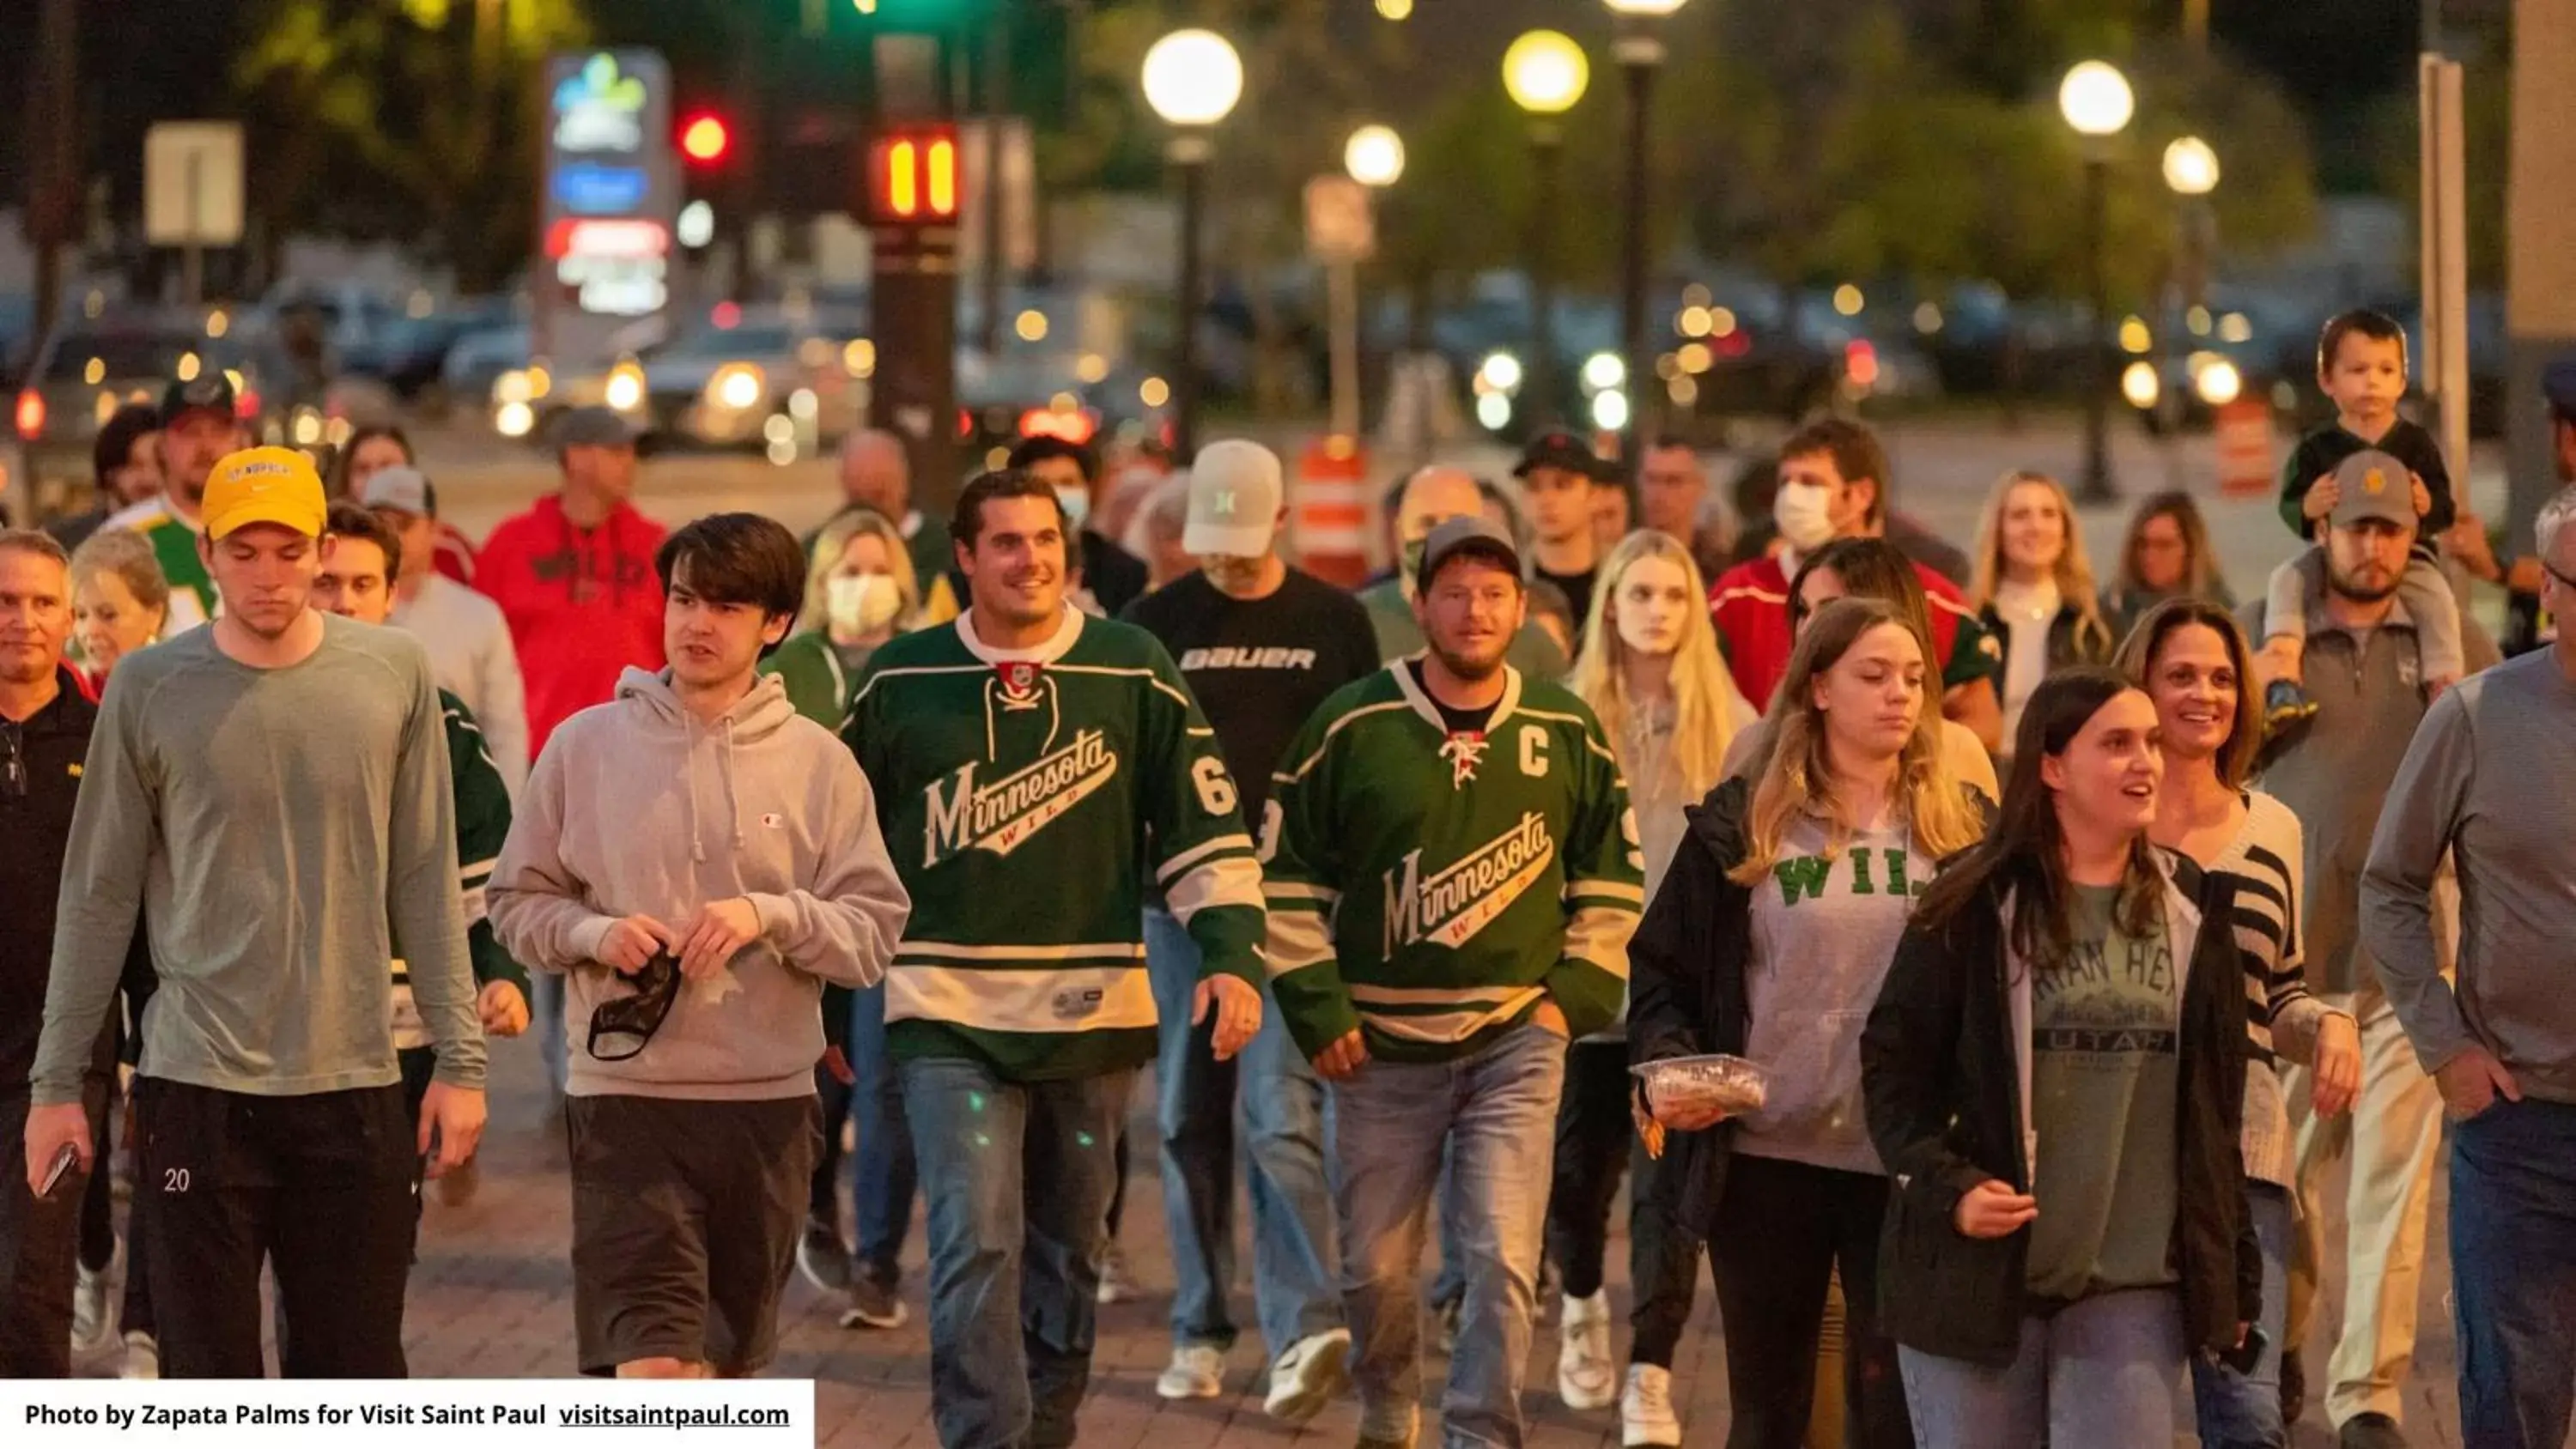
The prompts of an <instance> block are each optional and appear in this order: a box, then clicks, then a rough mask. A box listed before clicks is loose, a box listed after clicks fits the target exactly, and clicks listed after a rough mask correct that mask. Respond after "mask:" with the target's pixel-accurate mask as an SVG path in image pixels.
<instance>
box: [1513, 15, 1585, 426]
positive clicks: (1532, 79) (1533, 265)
mask: <svg viewBox="0 0 2576 1449" xmlns="http://www.w3.org/2000/svg"><path fill="white" fill-rule="evenodd" d="M1591 80H1592V65H1591V62H1589V61H1587V60H1585V59H1584V56H1583V47H1582V46H1579V45H1577V44H1575V43H1574V42H1573V41H1572V40H1569V39H1567V38H1566V37H1565V36H1563V35H1561V34H1559V33H1558V32H1556V31H1553V30H1532V31H1529V32H1527V33H1526V34H1524V35H1522V36H1521V38H1520V39H1518V40H1515V41H1513V42H1512V45H1511V49H1509V50H1507V51H1504V52H1503V89H1504V90H1506V91H1508V92H1509V93H1510V94H1511V98H1512V104H1514V105H1516V106H1518V107H1520V108H1521V109H1522V110H1523V111H1525V112H1527V113H1528V115H1529V118H1530V185H1531V196H1530V218H1529V274H1530V358H1529V362H1528V364H1527V365H1526V366H1525V367H1524V368H1523V369H1522V371H1523V373H1524V374H1525V376H1526V378H1527V382H1526V385H1525V388H1524V391H1525V392H1526V394H1527V396H1528V397H1529V398H1530V399H1531V400H1532V403H1533V406H1534V409H1535V411H1536V412H1537V414H1538V416H1537V418H1536V419H1535V421H1536V422H1538V423H1539V425H1541V426H1545V425H1546V424H1547V423H1548V422H1550V421H1552V419H1553V414H1554V412H1555V404H1556V399H1555V395H1554V390H1555V387H1556V267H1555V255H1556V231H1555V224H1554V223H1555V215H1556V173H1557V161H1558V157H1559V154H1560V153H1561V152H1562V151H1563V149H1564V141H1565V134H1564V132H1563V131H1562V130H1560V129H1559V127H1558V122H1557V117H1559V116H1562V115H1564V114H1565V113H1566V112H1567V111H1569V110H1572V109H1573V108H1574V103H1575V102H1577V101H1579V100H1581V99H1583V90H1584V87H1585V86H1587V85H1589V84H1590V83H1591Z"/></svg>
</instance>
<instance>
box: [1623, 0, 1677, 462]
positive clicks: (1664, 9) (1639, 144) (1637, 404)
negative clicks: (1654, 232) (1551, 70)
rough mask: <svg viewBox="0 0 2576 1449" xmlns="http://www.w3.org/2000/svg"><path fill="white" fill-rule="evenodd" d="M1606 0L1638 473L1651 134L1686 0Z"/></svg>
mask: <svg viewBox="0 0 2576 1449" xmlns="http://www.w3.org/2000/svg"><path fill="white" fill-rule="evenodd" d="M1603 3H1604V4H1607V5H1608V6H1609V7H1610V11H1611V13H1612V14H1613V15H1616V16H1617V17H1618V25H1619V35H1618V40H1617V41H1616V43H1615V44H1614V45H1613V46H1612V48H1611V54H1612V55H1613V56H1615V57H1616V58H1617V59H1618V62H1619V70H1620V73H1621V74H1622V75H1624V76H1625V77H1626V78H1627V82H1628V84H1627V92H1628V197H1627V208H1628V215H1627V222H1626V225H1625V227H1624V228H1623V231H1624V233H1625V235H1623V236H1622V237H1621V239H1620V251H1619V345H1620V347H1621V348H1622V350H1624V351H1625V353H1626V354H1627V359H1628V381H1627V387H1628V391H1629V397H1630V401H1631V403H1632V404H1633V405H1632V406H1631V407H1630V409H1629V411H1628V426H1627V428H1626V429H1625V432H1626V437H1625V438H1624V439H1623V441H1622V443H1621V445H1620V448H1619V457H1620V460H1621V463H1622V465H1623V466H1624V467H1626V468H1627V470H1628V471H1629V472H1630V473H1632V474H1633V473H1634V472H1635V471H1636V466H1637V459H1638V458H1639V456H1641V455H1642V454H1643V453H1644V451H1645V450H1644V449H1643V448H1642V447H1640V446H1639V443H1640V441H1641V440H1642V439H1643V438H1644V437H1645V435H1646V432H1647V429H1648V427H1649V425H1650V419H1649V417H1648V413H1649V411H1650V410H1651V409H1652V408H1653V407H1654V406H1655V403H1654V400H1653V393H1654V391H1655V389H1653V388H1651V387H1649V386H1648V385H1647V383H1648V380H1649V379H1651V378H1653V377H1654V376H1655V356H1654V352H1653V350H1652V347H1651V345H1650V344H1649V343H1648V342H1647V340H1646V292H1647V290H1648V287H1649V285H1650V283H1651V279H1650V278H1649V277H1648V275H1647V271H1648V268H1649V267H1650V265H1651V264H1652V261H1653V259H1652V257H1651V256H1650V255H1649V252H1648V248H1647V225H1648V223H1647V215H1648V210H1649V208H1648V206H1647V201H1648V197H1647V188H1648V185H1649V183H1650V180H1651V168H1650V165H1649V161H1650V157H1649V154H1648V144H1649V142H1648V135H1649V132H1650V130H1651V119H1652V115H1653V104H1654V82H1655V72H1657V71H1658V70H1661V69H1662V68H1663V64H1664V37H1663V20H1664V17H1666V16H1668V15H1670V14H1672V13H1673V12H1674V11H1676V10H1679V9H1681V8H1682V6H1683V5H1684V4H1685V3H1687V0H1603Z"/></svg>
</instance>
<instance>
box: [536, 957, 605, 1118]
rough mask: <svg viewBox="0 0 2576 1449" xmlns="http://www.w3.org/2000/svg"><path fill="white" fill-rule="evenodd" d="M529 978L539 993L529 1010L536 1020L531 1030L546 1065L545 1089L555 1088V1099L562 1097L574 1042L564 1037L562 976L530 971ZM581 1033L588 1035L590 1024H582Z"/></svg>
mask: <svg viewBox="0 0 2576 1449" xmlns="http://www.w3.org/2000/svg"><path fill="white" fill-rule="evenodd" d="M528 975H529V977H530V978H531V979H530V981H529V984H530V985H532V986H534V987H535V988H536V989H537V999H536V1000H535V1001H533V1002H530V1003H529V1009H530V1011H531V1013H532V1014H533V1015H534V1017H535V1018H536V1019H535V1020H534V1021H532V1022H530V1023H529V1026H528V1029H529V1031H531V1032H533V1033H534V1034H535V1035H536V1038H537V1060H538V1061H540V1062H543V1063H544V1064H545V1068H546V1085H547V1086H549V1087H552V1088H554V1091H555V1095H556V1096H558V1097H560V1096H562V1095H563V1089H564V1074H565V1072H566V1071H567V1070H568V1069H569V1066H570V1062H569V1057H570V1054H571V1051H572V1046H571V1039H570V1038H568V1037H567V1036H565V1035H564V1032H565V1030H566V1027H565V1023H564V978H563V973H562V972H560V971H531V972H529V973H528ZM580 1029H581V1030H583V1031H585V1032H586V1031H588V1030H589V1029H590V1023H589V1022H586V1021H585V1022H582V1023H580Z"/></svg>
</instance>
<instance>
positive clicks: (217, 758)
mask: <svg viewBox="0 0 2576 1449" xmlns="http://www.w3.org/2000/svg"><path fill="white" fill-rule="evenodd" d="M327 518H328V514H327V513H326V511H325V506H324V503H323V495H322V480H321V478H320V477H319V476H318V475H317V474H316V473H315V472H314V469H313V464H312V462H311V460H309V459H307V458H306V457H305V456H304V455H303V454H302V453H299V452H295V451H293V450H291V449H286V448H251V449H248V450H246V451H242V452H236V453H232V454H229V455H227V456H225V457H224V458H223V459H221V460H220V461H219V462H217V463H216V465H215V466H214V468H213V470H212V471H211V473H210V474H209V475H208V477H207V480H206V489H205V500H204V522H205V531H204V533H203V534H202V535H200V536H199V538H198V541H197V548H198V554H199V557H200V558H201V559H202V560H203V561H204V563H205V565H206V570H207V573H208V575H209V576H210V577H211V578H212V580H213V582H214V586H215V589H216V592H217V593H218V594H219V596H220V597H221V601H222V604H223V609H222V611H221V613H219V614H218V615H217V616H216V618H215V619H214V621H213V622H212V623H209V624H206V625H203V626H201V627H198V628H194V629H190V630H188V631H187V632H186V633H183V634H181V635H179V636H178V637H176V638H174V639H171V640H169V641H167V642H165V643H162V644H158V645H155V646H154V647H152V648H150V649H147V650H144V651H142V652H141V653H138V654H136V655H134V656H132V657H131V658H129V659H127V660H126V661H125V662H123V663H122V664H120V665H118V666H117V675H116V687H115V688H113V689H111V690H109V691H108V694H107V698H106V699H105V700H104V701H103V702H102V703H101V705H100V710H99V721H98V726H97V729H96V732H95V736H94V739H93V742H92V745H91V749H90V754H89V759H88V761H87V764H86V768H85V774H84V779H83V781H82V785H81V791H80V795H79V798H78V800H77V802H76V804H75V805H74V809H73V815H72V836H71V848H70V850H69V852H68V856H67V862H66V867H65V870H64V883H63V884H64V890H63V896H62V899H64V900H65V901H67V902H70V903H71V904H70V905H69V906H67V907H66V908H65V909H64V910H63V911H62V912H61V913H60V916H59V918H58V920H57V923H56V926H55V931H54V956H53V968H52V972H51V975H50V978H49V981H48V985H47V993H46V1002H47V1013H46V1020H47V1022H48V1023H49V1025H48V1027H47V1028H46V1030H45V1032H44V1035H43V1036H42V1038H41V1039H40V1040H39V1042H38V1045H37V1049H36V1066H35V1069H34V1071H33V1072H32V1073H31V1074H30V1076H31V1080H30V1097H31V1100H32V1102H33V1104H34V1105H33V1106H32V1107H31V1108H30V1110H29V1112H28V1114H27V1128H26V1143H27V1151H28V1153H29V1154H30V1155H29V1161H31V1162H33V1163H35V1164H37V1171H36V1173H35V1174H31V1176H38V1175H41V1173H42V1172H43V1170H44V1169H45V1168H46V1167H47V1166H49V1165H50V1164H51V1163H52V1162H53V1160H54V1158H55V1156H56V1155H57V1154H58V1153H61V1152H63V1151H65V1150H66V1149H68V1150H70V1151H72V1152H73V1153H74V1154H75V1155H77V1156H78V1157H80V1158H82V1159H84V1160H86V1159H87V1158H88V1157H89V1156H90V1155H91V1152H92V1149H91V1145H90V1136H89V1131H88V1127H87V1124H86V1122H85V1121H84V1118H83V1115H82V1110H81V1086H82V1076H83V1073H84V1072H85V1071H86V1069H87V1067H88V1064H89V1063H88V1058H89V1051H90V1046H91V1044H92V1042H93V1041H94V1040H95V1039H96V1037H97V1028H98V1023H99V1022H101V1021H103V1020H104V1019H105V1017H106V1012H107V1006H108V1000H109V998H110V996H111V995H112V994H113V993H114V992H115V990H116V985H117V980H118V976H119V973H120V971H121V969H122V966H123V962H124V957H125V953H126V947H127V944H128V942H130V941H131V940H132V938H133V935H134V932H135V931H136V930H137V929H138V917H139V919H140V928H141V929H144V930H147V931H149V933H150V943H151V948H152V958H153V961H154V964H155V965H156V966H157V967H158V969H159V971H160V973H161V978H162V983H163V985H164V986H174V987H177V988H178V989H177V990H173V991H167V992H165V993H163V995H162V996H161V998H160V1001H159V1003H158V1004H156V1005H155V1006H154V1008H153V1010H152V1013H151V1015H150V1016H149V1018H148V1019H147V1020H146V1022H145V1023H144V1041H143V1066H142V1080H141V1081H140V1082H139V1083H138V1084H137V1091H136V1111H137V1114H138V1118H139V1126H140V1128H141V1133H140V1140H142V1141H143V1142H144V1143H145V1146H144V1148H143V1162H142V1164H141V1168H140V1171H139V1173H138V1178H137V1180H138V1181H141V1182H145V1183H149V1184H153V1185H155V1187H154V1193H153V1214H154V1217H153V1223H154V1227H153V1231H152V1232H150V1233H149V1234H146V1235H145V1249H144V1250H145V1251H146V1252H147V1253H148V1254H149V1262H148V1263H147V1265H146V1267H147V1271H148V1272H149V1274H150V1277H151V1282H152V1299H153V1309H154V1313H155V1316H156V1318H157V1319H158V1320H159V1322H158V1327H159V1329H160V1348H161V1365H162V1371H163V1372H164V1373H165V1374H167V1375H169V1376H170V1377H173V1378H257V1377H259V1376H260V1375H261V1373H262V1372H263V1369H264V1365H263V1363H262V1361H261V1351H260V1343H259V1336H258V1335H256V1334H248V1335H245V1334H243V1333H241V1332H239V1331H238V1325H240V1324H243V1323H255V1322H257V1321H258V1320H259V1314H260V1302H259V1297H260V1273H261V1269H262V1267H263V1266H264V1265H266V1264H270V1263H273V1264H274V1266H275V1268H276V1275H277V1284H278V1292H279V1295H280V1297H281V1298H282V1299H283V1303H282V1305H281V1306H282V1308H283V1311H284V1315H285V1318H286V1319H287V1320H288V1321H290V1322H292V1323H293V1324H294V1325H295V1332H294V1334H293V1335H292V1336H291V1337H289V1338H288V1339H287V1340H286V1344H285V1348H284V1354H285V1362H284V1369H285V1372H286V1373H287V1375H288V1376H290V1377H297V1378H304V1377H347V1378H400V1377H403V1376H404V1372H405V1364H404V1359H403V1347H402V1318H403V1289H404V1285H405V1281H406V1280H407V1279H408V1277H409V1275H410V1266H411V1247H412V1221H413V1216H412V1198H413V1194H414V1192H415V1190H416V1188H417V1177H418V1170H419V1163H420V1161H421V1160H422V1159H427V1160H428V1162H429V1172H430V1175H431V1176H437V1175H439V1174H441V1173H444V1172H445V1171H447V1170H448V1169H450V1168H452V1167H454V1166H456V1165H457V1164H458V1163H461V1162H463V1161H464V1160H465V1158H466V1157H468V1156H469V1155H471V1154H472V1152H473V1150H474V1146H475V1142H476V1140H477V1139H478V1138H479V1137H480V1136H481V1135H482V1131H483V1110H484V1108H483V1066H484V1052H483V1033H482V1027H481V1024H480V1020H479V1018H478V1016H477V1013H476V1010H475V988H474V979H473V974H472V972H471V970H470V969H469V967H468V965H467V959H466V952H465V928H464V918H463V913H462V908H461V905H460V902H459V899H458V895H457V888H456V874H455V862H456V825H455V819H454V813H453V806H452V804H451V801H450V797H449V792H448V762H447V745H446V737H445V733H444V730H443V728H442V719H441V712H440V708H439V703H438V693H437V688H436V686H435V685H434V684H432V682H431V678H430V668H429V656H428V654H427V653H425V652H424V651H423V650H422V648H421V645H420V642H419V641H418V640H417V639H414V638H413V637H412V636H411V635H409V634H406V633H404V632H402V631H401V630H397V629H386V628H380V627H377V626H374V625H369V624H361V623H358V622H357V621H355V620H353V619H344V618H340V617H338V616H336V615H326V614H323V613H321V612H319V611H318V610H316V609H315V608H314V607H313V604H312V594H313V586H314V581H315V579H316V578H317V577H318V576H319V574H320V573H321V570H322V563H323V559H324V557H325V555H326V554H327V553H328V552H329V550H330V548H331V539H330V536H329V534H328V533H327V531H326V520H327ZM396 958H400V959H401V960H403V961H404V962H406V963H408V965H409V967H410V975H411V987H412V1001H413V1005H414V1007H415V1009H416V1010H417V1012H418V1014H419V1016H420V1019H421V1022H422V1025H423V1026H424V1027H425V1028H426V1030H427V1033H428V1035H429V1038H430V1042H431V1046H432V1049H433V1050H434V1051H435V1053H436V1067H435V1070H434V1073H433V1079H432V1081H431V1084H430V1087H429V1089H428V1093H427V1095H426V1096H425V1097H424V1098H423V1099H422V1101H421V1106H420V1121H419V1126H418V1129H417V1131H416V1132H415V1130H414V1129H413V1127H412V1124H411V1121H410V1117H411V1113H410V1109H409V1107H408V1105H407V1103H406V1102H405V1099H404V1093H403V1086H402V1073H401V1069H400V1066H399V1065H398V1063H397V1060H396V1057H395V1054H394V1038H393V1027H392V1021H393V1012H392V1005H393V1003H392V992H393V979H392V974H391V973H390V972H388V971H386V970H385V962H387V961H389V960H393V959H396ZM289 1222H292V1223H294V1224H295V1228H296V1230H295V1231H293V1232H288V1231H285V1225H286V1224H287V1223H289Z"/></svg>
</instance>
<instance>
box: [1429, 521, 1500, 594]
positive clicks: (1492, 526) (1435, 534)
mask: <svg viewBox="0 0 2576 1449" xmlns="http://www.w3.org/2000/svg"><path fill="white" fill-rule="evenodd" d="M1466 553H1472V554H1480V555H1483V556H1485V557H1487V558H1491V559H1494V560H1495V561H1496V562H1498V563H1500V564H1502V565H1503V566H1504V567H1505V568H1508V569H1510V570H1511V571H1512V572H1513V573H1515V574H1517V573H1519V572H1520V571H1521V551H1520V550H1519V549H1518V548H1516V547H1514V546H1513V544H1512V536H1511V535H1510V534H1508V533H1505V532H1504V531H1503V530H1502V528H1501V526H1500V525H1498V524H1496V523H1495V522H1494V521H1493V520H1492V519H1489V518H1487V517H1485V516H1484V515H1483V514H1481V513H1470V514H1466V515H1464V516H1462V517H1458V518H1452V519H1449V520H1447V521H1446V522H1444V523H1442V524H1441V525H1440V526H1439V527H1437V528H1434V529H1432V530H1431V536H1430V537H1429V538H1426V539H1424V540H1423V541H1422V568H1421V571H1420V573H1419V574H1417V575H1416V577H1417V579H1418V580H1419V584H1418V587H1420V588H1423V589H1425V590H1428V589H1429V588H1430V586H1431V581H1432V580H1433V579H1435V578H1438V577H1439V576H1440V566H1441V565H1442V564H1444V563H1447V562H1448V561H1449V560H1450V559H1453V558H1455V557H1457V556H1458V555H1460V554H1466Z"/></svg>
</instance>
